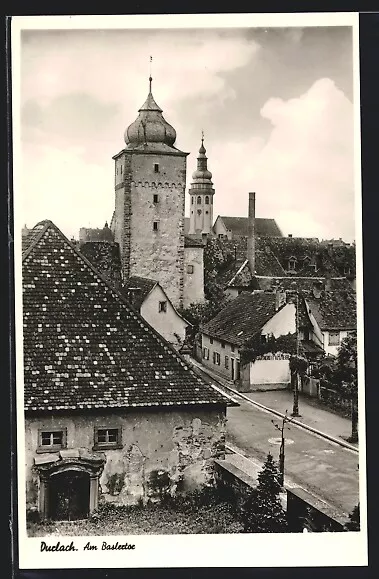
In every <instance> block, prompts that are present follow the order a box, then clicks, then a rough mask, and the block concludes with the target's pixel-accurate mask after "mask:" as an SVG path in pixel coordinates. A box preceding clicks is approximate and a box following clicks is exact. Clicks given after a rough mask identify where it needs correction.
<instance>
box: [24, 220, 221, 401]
mask: <svg viewBox="0 0 379 579" xmlns="http://www.w3.org/2000/svg"><path fill="white" fill-rule="evenodd" d="M23 316H24V330H23V334H24V372H25V375H24V395H25V410H26V411H31V412H33V411H34V412H39V411H52V410H54V411H63V410H84V409H109V408H135V407H156V408H166V409H167V408H177V407H188V406H189V405H206V406H214V405H221V406H225V405H227V403H228V402H227V400H226V399H225V398H224V397H223V396H222V394H220V393H219V392H218V391H217V390H215V389H214V388H212V387H211V386H210V385H208V384H206V383H205V382H204V381H203V380H202V379H201V378H199V376H198V375H197V374H196V373H195V372H194V371H193V370H192V369H191V367H190V366H189V365H188V364H187V362H186V361H185V360H184V359H183V358H182V357H181V356H180V355H178V354H177V352H176V351H175V350H174V348H173V347H171V346H170V345H169V344H168V342H166V340H164V339H163V338H162V337H161V336H160V335H159V334H158V333H157V332H156V331H155V330H154V329H153V328H152V327H151V326H150V325H149V324H147V322H145V321H144V320H143V318H142V317H141V316H140V315H139V314H138V313H137V312H136V311H135V310H134V309H133V308H132V307H131V306H130V305H129V304H128V302H127V301H126V300H125V299H124V298H123V297H122V296H121V295H120V294H119V293H118V292H117V290H115V289H114V288H112V287H111V286H110V284H109V283H108V282H107V281H106V280H105V279H104V278H103V277H102V276H101V275H100V274H99V273H98V272H97V271H96V269H95V268H94V267H93V266H92V265H91V264H90V263H89V262H88V261H87V260H86V258H85V257H83V255H82V254H81V253H80V252H79V251H78V250H77V249H76V248H75V246H74V245H73V244H72V243H70V242H69V240H68V239H67V238H66V237H65V236H64V235H63V233H62V232H61V231H60V230H59V229H58V228H57V227H56V226H55V225H54V224H53V223H52V222H51V221H43V222H41V223H39V224H37V225H36V227H35V228H34V236H33V242H32V243H31V245H29V248H28V249H27V250H26V251H25V253H24V255H23Z"/></svg>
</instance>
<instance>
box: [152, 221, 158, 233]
mask: <svg viewBox="0 0 379 579" xmlns="http://www.w3.org/2000/svg"><path fill="white" fill-rule="evenodd" d="M153 231H158V221H153Z"/></svg>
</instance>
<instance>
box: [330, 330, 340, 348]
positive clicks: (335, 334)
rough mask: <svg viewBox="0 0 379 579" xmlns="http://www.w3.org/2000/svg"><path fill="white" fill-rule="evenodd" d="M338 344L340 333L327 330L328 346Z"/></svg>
mask: <svg viewBox="0 0 379 579" xmlns="http://www.w3.org/2000/svg"><path fill="white" fill-rule="evenodd" d="M339 344H340V333H339V332H329V346H339Z"/></svg>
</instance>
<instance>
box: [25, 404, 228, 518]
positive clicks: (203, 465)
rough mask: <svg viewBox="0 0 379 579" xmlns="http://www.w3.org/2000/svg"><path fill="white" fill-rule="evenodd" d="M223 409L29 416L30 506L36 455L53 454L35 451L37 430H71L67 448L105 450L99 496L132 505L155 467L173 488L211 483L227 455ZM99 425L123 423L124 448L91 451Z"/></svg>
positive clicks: (35, 496)
mask: <svg viewBox="0 0 379 579" xmlns="http://www.w3.org/2000/svg"><path fill="white" fill-rule="evenodd" d="M225 414H226V412H225V409H223V408H219V409H215V408H214V409H213V410H206V409H203V408H200V407H199V408H194V409H192V410H183V411H178V410H175V411H171V412H167V411H143V410H140V411H114V412H107V413H106V414H105V413H96V414H95V413H93V412H91V413H90V412H87V413H86V414H79V413H76V414H74V413H71V414H62V415H59V414H58V413H51V414H49V415H45V416H38V417H37V416H27V417H26V420H25V452H26V455H25V463H26V470H25V472H26V503H27V509H36V508H37V506H38V503H39V488H40V481H39V476H38V473H37V471H36V470H35V469H33V464H34V459H35V458H37V460H38V458H39V459H40V457H41V456H45V457H46V458H47V459H49V458H51V455H52V454H55V455H57V454H58V453H57V452H55V453H51V452H50V453H43V455H41V454H40V453H37V452H36V450H37V447H38V429H43V430H49V428H62V429H63V428H66V429H67V449H77V448H81V449H86V451H88V452H90V453H92V454H97V453H98V454H99V456H100V455H105V458H106V462H105V466H104V470H103V472H102V474H101V476H100V489H99V501H108V502H114V503H118V504H134V503H136V502H137V501H138V500H140V499H142V500H143V501H146V500H147V499H148V498H149V496H150V495H151V489H150V487H149V480H150V476H151V472H152V471H158V470H159V471H165V472H167V473H168V474H169V476H170V481H171V483H170V484H171V487H170V492H172V493H174V492H176V491H177V490H183V491H185V490H188V489H193V488H196V487H199V486H200V485H203V484H210V483H212V482H213V476H214V475H213V459H215V458H219V459H220V458H221V459H222V458H224V455H225V425H226V417H225ZM95 427H108V428H116V427H121V428H122V435H121V436H122V442H121V444H122V447H121V448H117V449H112V450H102V451H101V452H100V451H96V450H93V446H94V431H95Z"/></svg>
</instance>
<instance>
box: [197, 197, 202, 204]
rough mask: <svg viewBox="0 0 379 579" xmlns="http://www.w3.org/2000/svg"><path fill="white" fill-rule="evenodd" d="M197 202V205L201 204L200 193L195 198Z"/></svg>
mask: <svg viewBox="0 0 379 579" xmlns="http://www.w3.org/2000/svg"><path fill="white" fill-rule="evenodd" d="M197 204H198V205H201V197H200V195H199V196H198V198H197Z"/></svg>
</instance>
